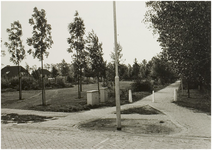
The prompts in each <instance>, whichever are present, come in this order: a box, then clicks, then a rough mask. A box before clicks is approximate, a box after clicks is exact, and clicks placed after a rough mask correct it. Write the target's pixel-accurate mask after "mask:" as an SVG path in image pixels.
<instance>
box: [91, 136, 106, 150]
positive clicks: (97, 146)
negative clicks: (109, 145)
mask: <svg viewBox="0 0 212 150" xmlns="http://www.w3.org/2000/svg"><path fill="white" fill-rule="evenodd" d="M108 140H109V138H107V139H105V140H103V141H101V142H100V143H98V144H97V145H95V146H93V148H96V147H98V146H99V145H101V144H103V143H105V142H106V141H108Z"/></svg>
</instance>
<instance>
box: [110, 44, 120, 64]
mask: <svg viewBox="0 0 212 150" xmlns="http://www.w3.org/2000/svg"><path fill="white" fill-rule="evenodd" d="M110 57H111V59H112V62H113V63H114V64H115V61H116V55H115V49H114V51H112V52H111V54H110ZM117 57H118V64H120V62H121V61H123V60H122V59H121V58H122V57H123V54H122V46H121V44H120V43H118V44H117Z"/></svg>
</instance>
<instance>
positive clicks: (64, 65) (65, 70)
mask: <svg viewBox="0 0 212 150" xmlns="http://www.w3.org/2000/svg"><path fill="white" fill-rule="evenodd" d="M60 70H61V74H62V76H68V73H69V70H70V69H69V66H68V63H66V61H65V60H64V59H63V60H62V63H60Z"/></svg>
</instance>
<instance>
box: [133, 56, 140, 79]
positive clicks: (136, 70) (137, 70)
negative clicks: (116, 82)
mask: <svg viewBox="0 0 212 150" xmlns="http://www.w3.org/2000/svg"><path fill="white" fill-rule="evenodd" d="M139 74H140V66H139V65H138V62H137V59H136V58H135V61H134V64H133V67H132V77H133V79H134V80H138V79H139Z"/></svg>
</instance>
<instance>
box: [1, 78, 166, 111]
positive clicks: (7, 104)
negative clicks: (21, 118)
mask: <svg viewBox="0 0 212 150" xmlns="http://www.w3.org/2000/svg"><path fill="white" fill-rule="evenodd" d="M131 83H132V82H131V81H121V82H120V95H121V97H120V99H121V100H120V103H121V105H124V104H128V103H129V101H128V89H130V86H131ZM164 87H165V86H161V85H160V86H157V87H156V89H155V91H158V90H160V89H162V88H164ZM89 90H97V84H85V85H83V91H82V92H81V98H80V99H78V95H77V85H76V86H74V87H72V88H64V89H51V90H46V100H47V106H42V105H41V102H42V99H41V91H40V90H32V91H23V93H22V95H23V98H24V99H23V100H18V94H19V93H18V91H14V92H3V93H1V104H2V105H1V107H2V108H12V109H26V110H40V111H54V112H77V111H83V110H89V109H94V108H100V107H112V106H115V97H114V95H113V96H111V97H110V98H109V100H108V101H107V102H105V103H100V104H99V105H93V106H91V105H87V91H89ZM150 94H151V92H136V93H133V94H132V97H133V102H136V101H138V100H141V99H142V98H144V97H146V96H148V95H150Z"/></svg>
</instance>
